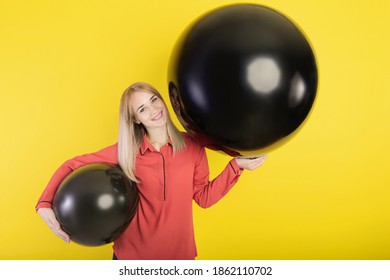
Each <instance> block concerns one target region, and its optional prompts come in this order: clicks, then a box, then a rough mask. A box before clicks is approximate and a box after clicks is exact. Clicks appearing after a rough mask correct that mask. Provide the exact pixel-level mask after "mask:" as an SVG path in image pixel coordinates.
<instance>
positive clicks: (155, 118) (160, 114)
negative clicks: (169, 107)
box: [152, 111, 163, 121]
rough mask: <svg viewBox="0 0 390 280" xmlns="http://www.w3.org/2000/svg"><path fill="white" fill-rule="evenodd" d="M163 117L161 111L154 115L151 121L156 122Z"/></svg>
mask: <svg viewBox="0 0 390 280" xmlns="http://www.w3.org/2000/svg"><path fill="white" fill-rule="evenodd" d="M162 116H163V113H162V111H160V112H159V113H158V114H156V115H155V116H154V117H153V118H152V121H158V120H159V119H161V118H162Z"/></svg>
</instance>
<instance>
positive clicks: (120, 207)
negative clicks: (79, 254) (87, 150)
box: [53, 164, 139, 246]
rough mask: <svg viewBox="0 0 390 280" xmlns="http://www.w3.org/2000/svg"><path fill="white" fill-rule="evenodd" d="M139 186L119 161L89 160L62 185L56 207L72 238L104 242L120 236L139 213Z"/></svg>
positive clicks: (92, 243)
mask: <svg viewBox="0 0 390 280" xmlns="http://www.w3.org/2000/svg"><path fill="white" fill-rule="evenodd" d="M138 200H139V195H138V190H137V187H136V185H135V183H134V182H132V181H130V180H129V179H128V178H127V177H126V175H125V174H124V172H123V171H122V170H121V169H120V168H119V167H117V166H115V165H110V164H89V165H86V166H83V167H80V168H79V169H77V170H75V171H73V172H72V173H70V174H69V175H68V176H67V177H66V178H65V179H64V181H63V182H62V183H61V185H60V186H59V189H58V190H57V192H56V194H55V196H54V201H53V210H54V212H55V214H56V218H57V220H58V221H59V223H60V225H61V227H62V229H63V230H64V231H65V232H67V233H68V234H69V235H70V238H71V240H72V241H74V242H76V243H78V244H81V245H86V246H100V245H104V244H107V243H110V242H112V241H114V240H115V239H117V238H118V237H119V236H120V235H121V234H122V233H123V231H124V230H125V229H126V228H127V226H128V224H129V223H130V221H131V220H132V218H133V216H134V215H135V213H136V210H137V206H138Z"/></svg>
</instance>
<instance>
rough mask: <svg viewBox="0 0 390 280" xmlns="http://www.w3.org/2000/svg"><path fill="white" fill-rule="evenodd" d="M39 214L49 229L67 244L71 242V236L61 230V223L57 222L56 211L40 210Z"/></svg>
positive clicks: (49, 209)
mask: <svg viewBox="0 0 390 280" xmlns="http://www.w3.org/2000/svg"><path fill="white" fill-rule="evenodd" d="M38 214H39V215H40V216H41V217H42V219H43V220H44V221H45V223H46V224H47V225H48V226H49V228H50V229H51V230H52V231H53V232H54V233H55V234H56V235H57V236H58V237H59V238H61V239H62V240H64V241H65V242H66V243H69V242H70V237H69V235H68V234H67V233H66V232H64V231H63V230H62V229H61V225H60V223H59V222H58V221H57V219H56V217H55V214H54V211H53V209H51V208H40V209H38Z"/></svg>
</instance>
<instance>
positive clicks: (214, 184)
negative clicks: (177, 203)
mask: <svg viewBox="0 0 390 280" xmlns="http://www.w3.org/2000/svg"><path fill="white" fill-rule="evenodd" d="M265 158H266V156H260V157H256V158H242V157H237V158H233V159H232V160H230V162H229V163H228V164H227V166H226V167H225V169H224V170H223V171H222V172H221V173H220V174H219V175H218V176H217V177H216V178H215V179H213V180H211V181H210V180H209V174H210V172H209V167H208V161H207V156H206V152H205V150H204V148H203V149H201V150H200V152H199V154H198V157H197V160H196V164H195V170H194V200H195V201H196V203H197V204H198V205H199V206H201V207H203V208H207V207H210V206H212V205H213V204H215V203H216V202H218V201H219V200H220V199H221V198H222V197H224V196H225V195H226V194H227V193H228V192H229V191H230V189H231V188H232V187H233V186H234V185H235V184H236V182H237V181H238V179H239V178H240V175H241V173H242V172H243V170H244V169H247V170H255V169H256V168H258V167H259V166H261V165H262V164H263V163H264V160H265Z"/></svg>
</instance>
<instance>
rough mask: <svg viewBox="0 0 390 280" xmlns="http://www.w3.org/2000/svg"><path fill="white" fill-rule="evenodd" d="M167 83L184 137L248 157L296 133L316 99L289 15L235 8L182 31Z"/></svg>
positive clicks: (313, 77)
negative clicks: (183, 130)
mask: <svg viewBox="0 0 390 280" xmlns="http://www.w3.org/2000/svg"><path fill="white" fill-rule="evenodd" d="M168 83H169V92H170V97H171V103H172V106H173V108H174V111H175V113H176V115H177V117H178V119H179V120H180V122H181V124H182V125H183V127H184V128H185V129H186V130H187V131H188V132H189V134H190V135H191V136H193V137H194V138H195V139H196V140H198V141H199V142H200V143H201V144H202V145H203V146H206V147H209V148H211V149H215V150H223V151H224V152H226V153H228V154H231V155H249V156H251V155H259V154H262V153H265V152H267V151H268V150H271V149H274V148H276V147H278V146H279V145H280V144H282V143H285V142H286V140H288V139H290V138H291V136H293V135H295V134H296V132H297V129H298V128H300V127H301V125H302V124H303V122H304V121H305V119H306V118H307V117H308V115H309V112H310V111H311V108H312V105H313V103H314V100H315V97H316V90H317V66H316V61H315V57H314V54H313V51H312V49H311V47H310V44H309V43H308V41H307V40H306V38H305V36H304V35H303V34H302V32H301V31H300V30H299V29H298V27H297V26H295V24H294V23H292V22H291V21H290V20H289V19H288V18H286V17H285V16H283V15H281V14H280V13H278V12H276V11H275V10H272V9H270V8H267V7H263V6H259V5H253V4H237V5H231V6H226V7H222V8H219V9H216V10H213V11H211V12H209V13H207V14H206V15H204V16H201V17H200V18H199V19H197V20H195V21H194V22H193V23H192V24H191V25H190V26H189V27H188V28H187V29H186V30H185V31H184V32H183V33H182V35H181V36H180V37H179V39H178V41H177V42H176V44H175V47H174V49H173V50H172V54H171V59H170V63H169V69H168Z"/></svg>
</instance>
